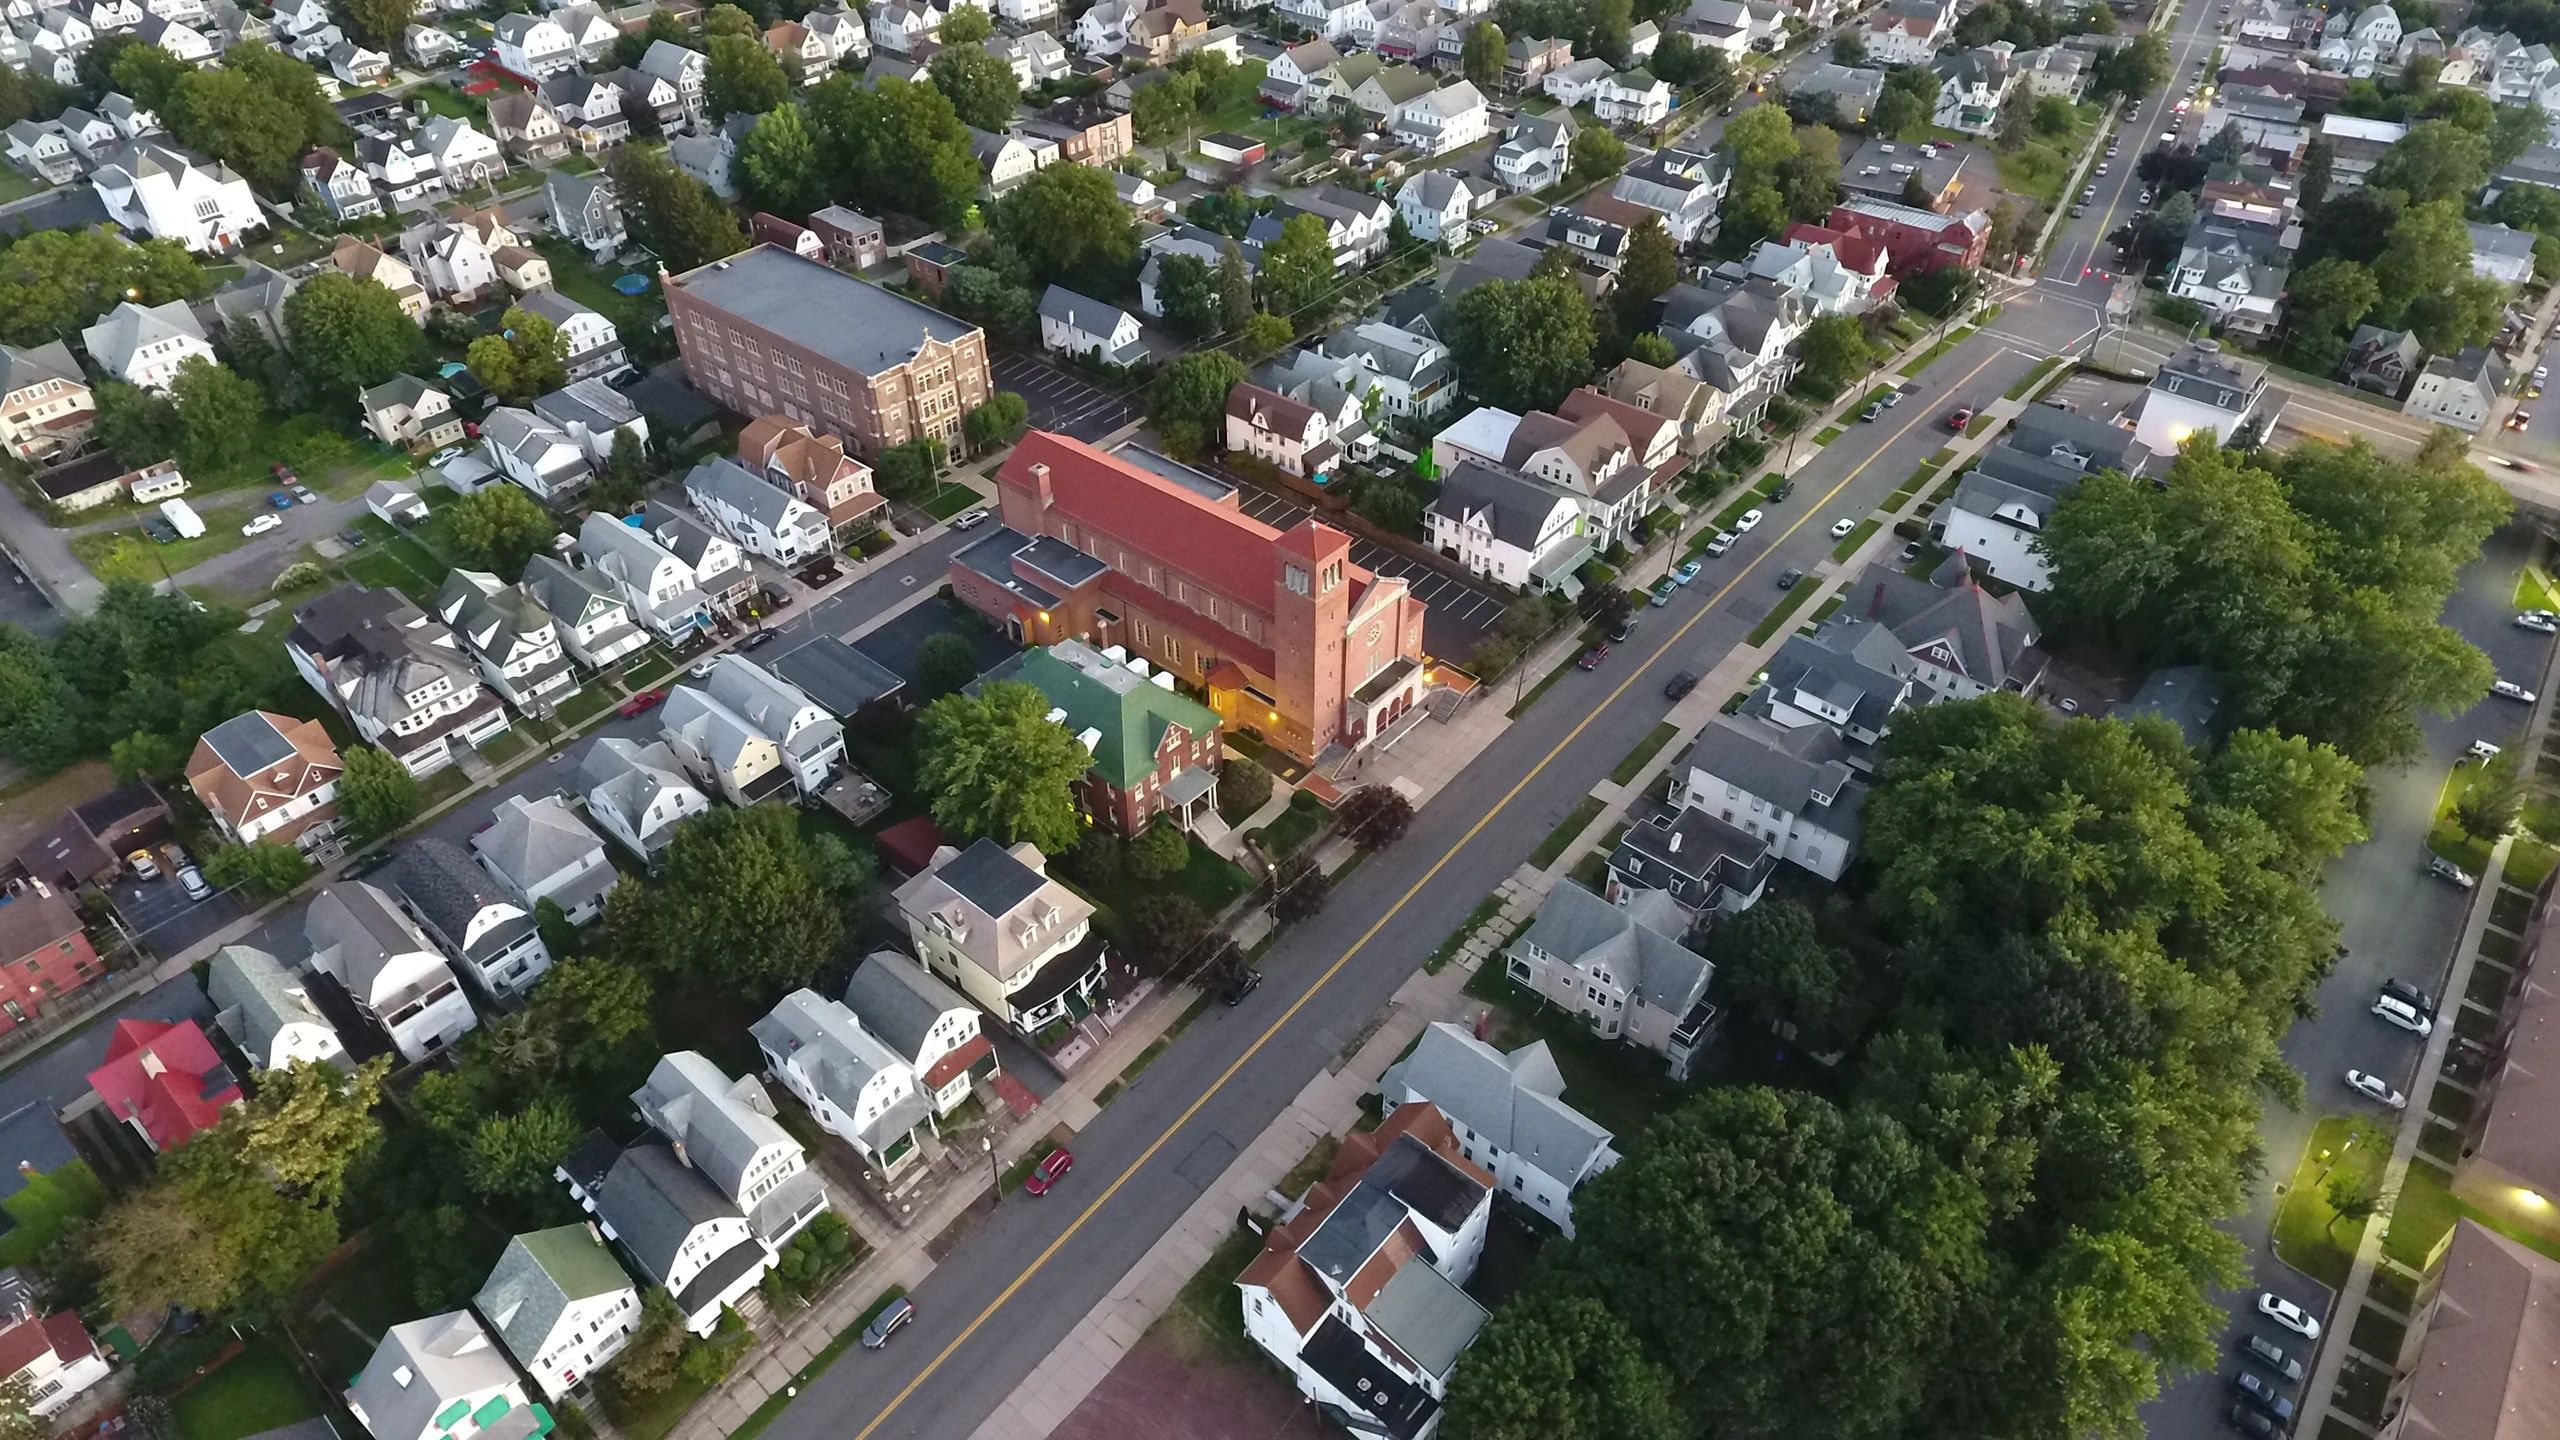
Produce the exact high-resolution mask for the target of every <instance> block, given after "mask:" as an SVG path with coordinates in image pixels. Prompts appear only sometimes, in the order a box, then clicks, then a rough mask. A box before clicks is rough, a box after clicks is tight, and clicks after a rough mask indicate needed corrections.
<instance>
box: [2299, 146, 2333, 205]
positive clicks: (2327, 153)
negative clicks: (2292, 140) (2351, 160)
mask: <svg viewBox="0 0 2560 1440" xmlns="http://www.w3.org/2000/svg"><path fill="white" fill-rule="evenodd" d="M2337 164H2338V147H2337V146H2336V145H2334V144H2331V143H2330V140H2329V137H2328V136H2326V135H2321V136H2316V137H2314V138H2313V140H2312V141H2311V143H2310V144H2308V145H2305V146H2304V147H2302V175H2301V178H2300V179H2298V180H2297V181H2295V182H2294V187H2293V193H2294V198H2295V201H2296V202H2297V203H2298V204H2299V205H2300V206H2301V208H2302V212H2303V213H2304V214H2306V215H2307V214H2309V213H2311V212H2312V211H2313V210H2315V209H2316V208H2318V206H2319V204H2320V202H2321V201H2323V200H2326V199H2327V198H2329V179H2330V176H2331V175H2332V174H2333V173H2334V172H2335V170H2336V168H2337Z"/></svg>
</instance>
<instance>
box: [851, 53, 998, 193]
mask: <svg viewBox="0 0 2560 1440" xmlns="http://www.w3.org/2000/svg"><path fill="white" fill-rule="evenodd" d="M808 108H809V124H810V129H811V130H812V131H813V132H815V133H816V135H817V137H818V152H819V153H820V154H821V155H825V156H828V157H830V158H831V159H833V160H834V161H835V163H836V165H837V167H838V171H839V174H840V177H841V178H840V180H839V181H838V188H840V189H850V190H852V191H853V192H854V193H855V194H857V195H859V196H860V197H861V198H862V199H863V200H864V201H865V202H867V204H868V205H869V206H871V207H877V208H883V209H890V210H896V211H900V212H902V213H904V214H909V215H922V216H928V217H931V218H933V219H936V220H940V221H943V222H945V223H952V222H956V221H958V220H959V219H960V217H961V216H962V215H963V214H964V213H966V212H967V210H968V209H969V207H970V206H971V205H972V204H973V203H975V201H976V199H977V195H978V187H979V185H980V183H981V181H982V179H983V176H982V175H981V174H980V172H979V169H978V159H977V155H976V153H975V152H974V151H972V150H971V148H970V140H969V127H968V126H966V125H964V124H962V123H960V116H959V112H957V111H956V110H954V109H953V108H952V105H951V101H950V98H949V97H947V96H945V95H944V94H943V93H942V91H941V90H939V89H937V88H936V87H934V86H933V85H930V84H924V83H918V82H910V81H905V80H899V79H896V78H894V77H892V78H888V79H884V80H882V81H881V82H880V83H879V85H878V86H876V87H873V88H869V89H866V88H864V87H862V86H861V85H858V84H856V83H855V81H854V78H853V77H852V76H850V75H830V76H828V77H827V78H826V79H825V80H822V81H820V82H819V83H818V84H817V85H815V86H813V87H811V89H810V91H809V101H808Z"/></svg>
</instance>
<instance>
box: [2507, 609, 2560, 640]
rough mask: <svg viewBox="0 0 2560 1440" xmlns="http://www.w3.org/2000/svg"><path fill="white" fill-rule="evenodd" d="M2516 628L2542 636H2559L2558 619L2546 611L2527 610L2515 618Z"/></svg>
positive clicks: (2559, 619)
mask: <svg viewBox="0 0 2560 1440" xmlns="http://www.w3.org/2000/svg"><path fill="white" fill-rule="evenodd" d="M2516 628H2517V629H2519V630H2531V631H2534V632H2535V633H2537V634H2542V635H2560V617H2554V616H2553V615H2552V613H2551V612H2550V611H2548V610H2527V611H2525V612H2524V613H2523V614H2521V615H2518V616H2517V617H2516Z"/></svg>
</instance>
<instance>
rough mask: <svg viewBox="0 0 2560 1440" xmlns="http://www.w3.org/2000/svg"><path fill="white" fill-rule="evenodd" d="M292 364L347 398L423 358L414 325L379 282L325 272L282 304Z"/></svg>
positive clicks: (394, 297) (417, 332) (423, 346)
mask: <svg viewBox="0 0 2560 1440" xmlns="http://www.w3.org/2000/svg"><path fill="white" fill-rule="evenodd" d="M284 325H285V336H286V338H287V339H288V341H290V343H291V344H292V347H293V357H294V360H295V361H296V362H297V363H298V364H299V365H300V366H301V367H302V369H303V370H304V371H305V373H307V374H308V375H309V376H310V377H311V378H312V379H313V380H314V381H316V382H317V383H319V384H320V385H321V386H323V387H325V388H328V389H331V390H335V391H339V392H341V393H349V392H353V391H356V390H361V389H363V388H364V387H366V386H368V385H379V384H381V383H382V382H383V381H385V380H388V379H390V378H391V377H392V376H394V375H397V374H400V373H401V372H402V371H404V370H408V369H410V368H412V367H413V366H415V365H416V364H417V363H418V358H419V356H420V355H422V354H423V353H424V352H425V345H424V343H423V337H422V336H421V335H420V333H419V331H418V326H417V322H415V321H413V320H411V319H410V318H409V314H408V312H407V311H405V310H403V309H401V308H400V297H399V296H397V295H394V294H392V293H391V291H390V290H389V289H388V288H386V287H385V286H384V285H383V284H382V282H380V281H378V280H371V279H364V280H359V279H357V278H355V277H354V276H351V275H344V274H340V273H339V272H337V271H335V270H324V271H322V272H321V273H320V274H317V275H314V276H312V277H311V278H310V279H308V280H306V281H304V282H302V285H301V286H300V287H299V288H298V289H296V290H295V291H294V292H293V294H292V295H291V296H290V297H288V298H287V299H286V300H285V302H284Z"/></svg>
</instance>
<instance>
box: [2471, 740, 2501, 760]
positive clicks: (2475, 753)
mask: <svg viewBox="0 0 2560 1440" xmlns="http://www.w3.org/2000/svg"><path fill="white" fill-rule="evenodd" d="M2498 748H2499V747H2497V746H2495V745H2492V744H2490V743H2489V742H2488V741H2486V740H2474V741H2472V742H2471V755H2470V758H2471V759H2474V760H2495V759H2497V758H2498Z"/></svg>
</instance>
